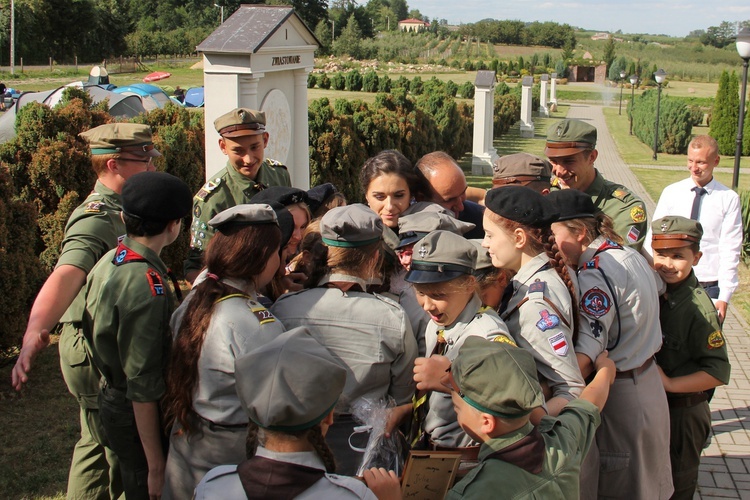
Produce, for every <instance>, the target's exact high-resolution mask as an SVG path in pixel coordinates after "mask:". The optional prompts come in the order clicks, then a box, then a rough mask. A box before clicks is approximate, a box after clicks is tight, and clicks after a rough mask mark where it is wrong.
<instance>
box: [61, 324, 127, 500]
mask: <svg viewBox="0 0 750 500" xmlns="http://www.w3.org/2000/svg"><path fill="white" fill-rule="evenodd" d="M59 350H60V368H61V369H62V374H63V378H64V379H65V383H66V384H67V386H68V390H69V391H70V393H71V394H72V395H73V396H74V397H75V398H76V400H77V401H78V404H79V406H80V407H81V414H80V420H81V438H80V439H79V440H78V442H77V443H76V445H75V448H74V449H73V458H72V459H71V462H70V472H69V474H68V493H67V498H68V499H69V500H106V499H117V498H120V497H121V496H123V489H122V479H121V475H120V470H119V464H118V461H117V456H116V455H115V453H114V452H113V451H112V450H111V449H109V448H108V447H107V446H106V444H107V441H106V439H105V437H104V430H103V429H102V423H101V420H100V418H99V406H98V403H97V397H98V394H99V379H100V375H99V370H97V369H96V367H95V366H94V365H93V363H92V361H91V356H89V354H88V352H87V351H86V342H85V340H84V338H83V334H82V332H81V330H80V329H78V328H75V327H74V325H73V324H71V323H64V324H63V328H62V334H61V335H60V344H59ZM123 498H124V497H123Z"/></svg>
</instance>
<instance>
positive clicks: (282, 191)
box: [251, 186, 308, 207]
mask: <svg viewBox="0 0 750 500" xmlns="http://www.w3.org/2000/svg"><path fill="white" fill-rule="evenodd" d="M251 200H252V201H251V202H252V203H268V204H270V203H271V202H272V201H275V202H276V203H281V204H282V205H284V206H285V207H288V206H289V205H294V204H295V203H305V204H308V198H307V192H306V191H303V190H301V189H297V188H293V187H286V186H271V187H267V188H266V189H264V190H263V191H261V192H260V193H258V194H256V195H255V196H253V197H252V199H251Z"/></svg>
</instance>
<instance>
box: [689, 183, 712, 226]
mask: <svg viewBox="0 0 750 500" xmlns="http://www.w3.org/2000/svg"><path fill="white" fill-rule="evenodd" d="M691 191H693V192H695V198H693V208H692V210H690V218H691V219H693V220H698V216H699V215H700V213H701V199H702V198H703V195H704V194H706V193H707V192H708V191H706V190H705V189H703V188H702V187H698V186H695V187H694V188H693V189H691Z"/></svg>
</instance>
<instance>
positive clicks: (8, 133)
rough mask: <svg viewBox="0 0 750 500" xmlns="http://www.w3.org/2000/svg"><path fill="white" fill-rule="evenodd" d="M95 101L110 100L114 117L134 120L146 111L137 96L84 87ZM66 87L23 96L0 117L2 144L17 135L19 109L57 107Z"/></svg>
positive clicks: (96, 87)
mask: <svg viewBox="0 0 750 500" xmlns="http://www.w3.org/2000/svg"><path fill="white" fill-rule="evenodd" d="M84 88H85V89H86V91H87V92H88V93H89V95H90V96H91V97H92V99H93V100H94V103H97V102H100V101H103V100H105V99H109V113H110V114H111V115H112V116H117V117H125V118H133V117H134V116H137V115H139V114H141V113H145V112H146V110H145V109H144V107H143V104H142V103H141V100H140V98H139V97H137V96H133V95H125V94H115V93H114V92H110V91H108V90H104V89H103V88H101V87H98V86H96V85H91V86H86V87H84ZM63 90H65V87H60V88H58V89H55V90H46V91H44V92H24V93H23V94H21V95H20V96H19V97H18V99H16V102H15V103H14V104H13V106H12V107H10V108H9V109H8V111H6V112H5V113H4V114H3V115H2V116H0V144H3V143H5V142H8V141H9V140H11V139H12V138H13V137H15V135H16V129H15V127H16V113H17V112H18V110H19V109H21V108H22V107H24V106H25V105H26V104H28V103H30V102H41V103H44V104H47V105H48V106H50V107H52V106H55V105H56V104H57V103H58V102H60V99H61V98H62V93H63Z"/></svg>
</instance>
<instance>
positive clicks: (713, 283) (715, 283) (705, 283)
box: [698, 281, 719, 288]
mask: <svg viewBox="0 0 750 500" xmlns="http://www.w3.org/2000/svg"><path fill="white" fill-rule="evenodd" d="M698 284H699V285H700V286H702V287H703V288H708V287H710V286H719V282H718V281H699V282H698Z"/></svg>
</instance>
